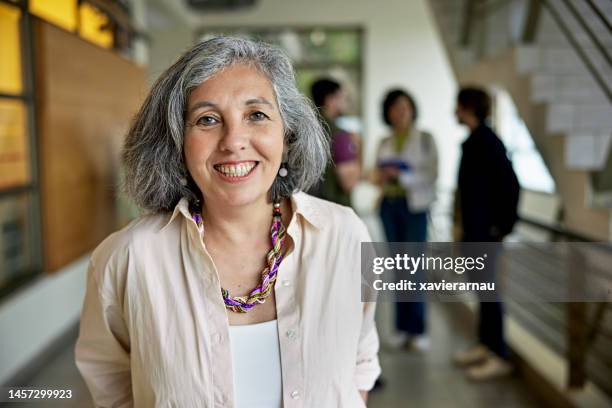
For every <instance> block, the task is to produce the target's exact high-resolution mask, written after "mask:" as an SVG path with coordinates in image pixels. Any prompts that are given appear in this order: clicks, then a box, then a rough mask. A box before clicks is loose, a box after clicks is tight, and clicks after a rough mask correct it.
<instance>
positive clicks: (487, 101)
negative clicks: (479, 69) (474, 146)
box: [457, 87, 491, 123]
mask: <svg viewBox="0 0 612 408" xmlns="http://www.w3.org/2000/svg"><path fill="white" fill-rule="evenodd" d="M457 102H458V103H459V105H461V107H463V108H464V109H469V110H471V111H472V112H474V115H476V117H477V118H478V120H479V121H480V123H482V122H484V121H486V120H487V118H488V117H489V115H490V114H491V97H490V96H489V94H488V93H487V92H486V91H485V90H483V89H481V88H476V87H465V88H461V90H460V91H459V95H458V96H457Z"/></svg>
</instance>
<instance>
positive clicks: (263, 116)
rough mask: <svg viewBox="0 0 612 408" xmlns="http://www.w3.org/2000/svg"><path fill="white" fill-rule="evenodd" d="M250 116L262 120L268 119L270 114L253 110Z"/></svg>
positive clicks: (252, 118)
mask: <svg viewBox="0 0 612 408" xmlns="http://www.w3.org/2000/svg"><path fill="white" fill-rule="evenodd" d="M249 116H250V118H251V120H255V121H260V120H264V119H268V115H266V114H265V113H263V112H260V111H257V112H253V113H251V115H249Z"/></svg>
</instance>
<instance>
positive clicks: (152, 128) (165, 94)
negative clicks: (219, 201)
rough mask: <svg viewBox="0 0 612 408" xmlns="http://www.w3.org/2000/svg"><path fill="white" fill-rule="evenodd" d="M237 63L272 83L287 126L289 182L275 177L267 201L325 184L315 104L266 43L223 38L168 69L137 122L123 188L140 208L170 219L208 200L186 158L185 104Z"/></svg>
mask: <svg viewBox="0 0 612 408" xmlns="http://www.w3.org/2000/svg"><path fill="white" fill-rule="evenodd" d="M234 64H251V65H253V66H254V67H256V68H257V69H258V70H259V71H260V72H261V73H262V74H264V75H265V76H266V77H267V78H268V79H269V80H270V82H271V83H272V87H273V89H274V93H275V95H276V100H277V103H278V106H279V109H280V114H281V117H282V120H283V128H284V131H285V134H284V141H285V145H286V151H285V153H286V157H284V158H283V162H284V165H285V166H286V168H287V170H288V175H287V176H286V177H276V179H275V180H274V182H273V184H272V188H271V190H270V198H271V199H272V200H277V199H280V198H282V197H288V196H290V195H291V194H292V193H293V192H295V191H297V190H308V189H309V188H310V187H311V186H313V185H314V184H315V183H317V182H318V181H319V180H320V178H321V176H322V174H323V172H324V170H325V166H326V165H327V162H328V160H329V155H330V154H329V140H328V138H327V135H326V133H325V132H324V130H323V128H322V126H321V123H320V121H319V117H318V115H317V112H316V110H315V109H314V108H313V106H312V103H311V102H310V100H309V99H307V98H306V97H304V96H303V95H302V94H301V93H300V92H299V90H298V89H297V86H296V83H295V75H294V72H293V66H292V65H291V62H290V61H289V58H288V57H287V56H286V55H285V54H284V53H283V52H282V51H281V50H279V49H277V48H274V47H271V46H270V45H268V44H265V43H262V42H256V41H250V40H247V39H242V38H235V37H218V38H213V39H211V40H208V41H204V42H201V43H199V44H197V45H195V46H194V47H193V48H191V49H190V50H188V51H187V52H186V53H185V54H183V55H182V56H181V57H180V58H179V60H178V61H177V62H176V63H175V64H174V65H172V66H171V67H170V68H168V69H167V70H166V71H165V72H164V73H163V74H162V75H161V76H160V77H159V79H158V80H157V82H156V83H155V85H153V88H152V89H151V92H150V93H149V95H148V96H147V98H146V100H145V101H144V103H143V105H142V107H141V108H140V111H139V112H138V113H137V114H136V116H135V118H134V120H133V123H132V125H131V128H130V130H129V132H128V134H127V137H126V140H125V145H124V148H123V154H122V161H123V166H124V175H125V177H124V180H123V186H122V187H123V191H124V192H125V193H126V194H127V195H128V196H129V197H131V198H132V200H134V202H135V203H136V204H137V205H138V206H140V207H142V208H144V209H146V210H149V211H152V212H165V211H171V210H172V209H173V208H174V207H175V206H176V204H177V203H178V201H179V200H180V199H181V197H187V198H188V200H189V202H190V204H191V205H194V204H195V203H197V202H198V201H199V200H203V197H202V196H201V192H200V190H199V188H198V187H197V185H196V184H195V182H194V181H193V179H192V178H191V176H190V175H189V173H188V171H187V166H186V165H185V159H184V154H183V136H184V129H185V112H186V108H187V107H186V104H187V100H188V98H189V94H190V92H191V91H192V90H193V89H194V88H196V87H198V86H199V85H200V84H202V83H203V82H204V81H206V80H208V79H209V78H211V77H212V76H213V75H215V74H216V73H217V72H219V71H220V70H222V69H224V68H227V67H229V66H231V65H234ZM185 180H187V183H185Z"/></svg>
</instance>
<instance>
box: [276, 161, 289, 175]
mask: <svg viewBox="0 0 612 408" xmlns="http://www.w3.org/2000/svg"><path fill="white" fill-rule="evenodd" d="M287 174H289V171H288V170H287V167H285V163H283V164H281V168H280V169H279V170H278V175H279V176H281V177H287Z"/></svg>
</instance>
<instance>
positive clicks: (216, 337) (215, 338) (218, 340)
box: [212, 333, 221, 344]
mask: <svg viewBox="0 0 612 408" xmlns="http://www.w3.org/2000/svg"><path fill="white" fill-rule="evenodd" d="M212 339H213V342H214V343H215V344H219V343H221V335H220V334H219V333H215V334H213V337H212Z"/></svg>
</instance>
